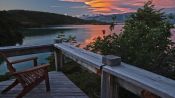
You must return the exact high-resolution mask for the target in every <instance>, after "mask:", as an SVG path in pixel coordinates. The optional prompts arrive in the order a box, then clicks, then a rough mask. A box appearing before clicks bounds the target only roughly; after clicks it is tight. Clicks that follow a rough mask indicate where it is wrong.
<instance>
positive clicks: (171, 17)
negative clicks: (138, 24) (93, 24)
mask: <svg viewBox="0 0 175 98" xmlns="http://www.w3.org/2000/svg"><path fill="white" fill-rule="evenodd" d="M163 11H164V12H165V15H166V16H167V19H168V21H169V22H170V23H172V24H175V9H174V10H172V9H164V10H163ZM131 14H133V13H124V14H111V15H96V16H89V15H83V16H82V17H80V18H81V19H84V20H96V21H101V22H106V23H111V22H113V20H112V17H116V20H115V22H117V23H124V22H125V21H126V20H127V19H128V18H129V16H130V15H131Z"/></svg>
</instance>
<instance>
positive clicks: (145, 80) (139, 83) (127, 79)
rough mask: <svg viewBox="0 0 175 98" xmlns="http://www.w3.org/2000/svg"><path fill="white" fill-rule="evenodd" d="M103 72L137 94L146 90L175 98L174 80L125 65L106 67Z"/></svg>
mask: <svg viewBox="0 0 175 98" xmlns="http://www.w3.org/2000/svg"><path fill="white" fill-rule="evenodd" d="M103 71H104V72H105V73H108V74H111V75H114V76H115V77H117V79H118V81H117V82H118V83H119V85H120V86H122V87H124V88H126V89H128V90H130V91H131V92H133V93H135V94H138V95H139V94H140V93H141V91H142V90H146V91H149V92H152V93H154V94H156V95H158V96H160V97H162V98H175V81H174V80H171V79H168V78H166V77H163V76H160V75H157V74H154V73H152V72H149V71H146V70H143V69H140V68H137V67H134V66H131V65H128V64H125V63H121V65H119V66H112V67H111V66H105V67H103Z"/></svg>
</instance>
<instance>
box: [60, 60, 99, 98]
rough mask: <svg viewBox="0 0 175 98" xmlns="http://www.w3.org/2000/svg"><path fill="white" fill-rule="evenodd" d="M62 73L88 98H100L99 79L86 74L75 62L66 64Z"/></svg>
mask: <svg viewBox="0 0 175 98" xmlns="http://www.w3.org/2000/svg"><path fill="white" fill-rule="evenodd" d="M63 72H64V73H65V74H66V75H67V76H68V77H69V79H71V80H72V81H73V82H74V83H75V84H76V85H77V86H78V87H79V88H80V89H82V90H83V91H84V92H85V93H86V94H87V95H88V96H89V98H100V77H99V76H97V75H95V74H93V73H90V72H88V71H87V70H85V69H83V68H81V67H80V65H79V64H77V63H75V62H69V63H66V64H65V65H64V67H63Z"/></svg>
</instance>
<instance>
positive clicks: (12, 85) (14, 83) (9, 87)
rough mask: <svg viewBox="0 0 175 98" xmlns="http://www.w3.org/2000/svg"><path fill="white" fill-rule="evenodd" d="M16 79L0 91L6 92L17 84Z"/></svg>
mask: <svg viewBox="0 0 175 98" xmlns="http://www.w3.org/2000/svg"><path fill="white" fill-rule="evenodd" d="M18 83H19V82H18V80H15V81H14V82H13V83H12V84H11V85H9V86H8V87H7V88H5V89H4V90H3V91H2V92H1V93H2V94H3V93H6V92H8V91H9V90H10V89H12V88H13V87H15V86H16V85H17V84H18Z"/></svg>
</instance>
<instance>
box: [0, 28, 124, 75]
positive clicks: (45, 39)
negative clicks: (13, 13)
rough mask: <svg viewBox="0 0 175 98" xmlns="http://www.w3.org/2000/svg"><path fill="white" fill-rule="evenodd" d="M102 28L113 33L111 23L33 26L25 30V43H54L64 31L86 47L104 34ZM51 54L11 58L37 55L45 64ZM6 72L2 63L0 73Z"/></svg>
mask: <svg viewBox="0 0 175 98" xmlns="http://www.w3.org/2000/svg"><path fill="white" fill-rule="evenodd" d="M122 27H123V26H122V25H116V26H115V29H114V31H113V32H116V33H119V32H120V30H121V29H122ZM102 30H105V31H106V35H107V34H110V33H113V32H110V30H109V25H59V26H50V27H47V28H32V29H27V30H24V31H23V33H24V35H25V38H24V40H23V45H43V44H52V43H54V39H55V38H56V37H57V36H58V34H60V33H62V32H63V33H64V34H65V36H66V37H68V36H70V35H71V36H75V37H76V40H77V42H78V43H80V44H81V46H82V47H84V46H86V45H87V44H88V43H90V42H92V41H93V40H94V39H95V38H97V37H98V36H103V33H102ZM49 54H50V53H40V54H32V55H25V56H17V57H12V58H9V59H10V60H16V59H20V58H26V57H31V56H37V57H38V58H39V59H38V63H39V64H44V63H47V62H48V61H47V57H48V55H49ZM31 65H32V63H31V62H26V63H20V64H17V65H15V68H17V69H18V70H22V69H25V68H28V67H31ZM6 72H7V68H6V64H2V66H0V74H5V73H6Z"/></svg>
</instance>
